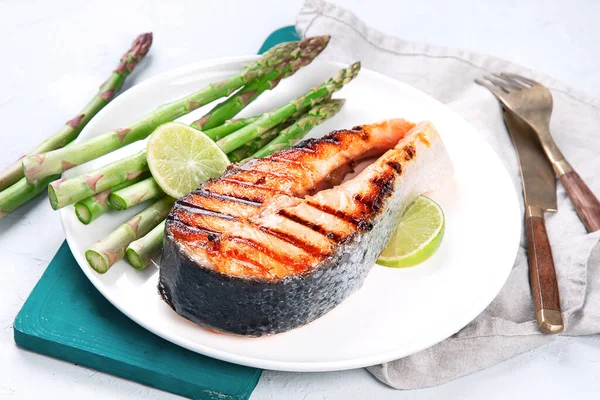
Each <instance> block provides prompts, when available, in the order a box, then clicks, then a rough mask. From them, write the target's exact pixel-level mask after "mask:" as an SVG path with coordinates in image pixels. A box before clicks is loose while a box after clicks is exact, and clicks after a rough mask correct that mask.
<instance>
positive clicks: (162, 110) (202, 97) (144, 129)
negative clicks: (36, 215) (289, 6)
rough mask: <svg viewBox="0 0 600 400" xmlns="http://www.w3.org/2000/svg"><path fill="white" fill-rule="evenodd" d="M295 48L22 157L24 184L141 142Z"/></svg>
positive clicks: (278, 50) (290, 46) (279, 49)
mask: <svg viewBox="0 0 600 400" xmlns="http://www.w3.org/2000/svg"><path fill="white" fill-rule="evenodd" d="M305 40H308V39H305ZM298 45H299V44H298V43H297V42H288V43H282V44H280V45H278V46H275V47H273V48H272V49H270V50H269V51H267V52H266V53H265V54H263V55H262V56H261V57H260V58H259V59H258V60H256V61H255V62H253V63H251V64H249V65H247V66H246V67H245V68H244V70H243V71H242V72H240V73H239V74H238V75H235V76H233V77H231V78H228V79H225V80H224V81H222V82H219V83H215V84H210V85H208V86H206V87H205V88H203V89H200V90H199V91H197V92H195V93H192V94H190V95H188V96H185V97H183V98H181V99H179V100H176V101H173V102H171V103H168V104H165V105H162V106H160V107H158V108H157V109H155V110H154V111H152V112H150V113H148V114H146V115H144V116H142V117H140V118H138V119H137V120H135V121H133V122H132V123H130V124H129V125H126V126H124V127H122V128H118V129H115V130H112V131H109V132H106V133H104V134H101V135H98V136H96V137H94V138H92V139H89V140H87V141H84V142H81V143H74V144H73V145H71V146H68V147H65V148H62V149H58V150H53V151H50V152H47V153H41V154H38V155H33V156H28V157H25V158H24V159H23V168H24V172H25V177H26V178H27V182H30V183H31V182H35V181H36V180H40V179H43V178H45V177H47V176H49V175H56V174H60V173H62V172H64V171H66V170H67V169H69V168H71V167H73V166H75V165H79V164H82V163H84V162H87V161H90V160H93V159H95V158H98V157H100V156H103V155H105V154H107V153H110V152H111V151H114V150H117V149H119V148H121V147H123V146H125V145H128V144H130V143H132V142H135V141H137V140H141V139H144V138H145V137H147V136H148V135H149V134H150V133H151V132H152V131H153V130H154V129H155V128H156V127H157V126H159V125H161V124H163V123H165V122H169V121H173V120H174V119H176V118H179V117H181V116H182V115H185V114H187V113H189V112H191V111H193V110H195V109H197V108H198V107H200V106H202V105H205V104H208V103H210V102H212V101H214V100H216V99H218V98H220V97H224V96H228V95H229V94H231V93H232V92H233V91H234V90H236V89H238V88H240V87H242V86H243V85H245V84H246V83H248V82H250V81H252V80H253V79H254V78H256V77H259V76H262V75H264V74H265V73H266V72H268V71H269V70H270V68H271V67H273V66H274V65H278V64H279V63H280V62H281V61H283V60H284V59H286V58H288V57H289V55H290V53H291V52H292V51H294V49H295V48H296V47H297V46H298Z"/></svg>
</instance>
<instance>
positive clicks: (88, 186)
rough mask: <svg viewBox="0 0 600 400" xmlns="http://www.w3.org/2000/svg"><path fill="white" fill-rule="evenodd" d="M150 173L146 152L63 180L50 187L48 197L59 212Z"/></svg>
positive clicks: (53, 183)
mask: <svg viewBox="0 0 600 400" xmlns="http://www.w3.org/2000/svg"><path fill="white" fill-rule="evenodd" d="M146 171H148V162H147V161H146V151H145V150H144V151H141V152H139V153H137V154H135V155H133V156H131V157H127V158H124V159H122V160H119V161H117V162H115V163H112V164H108V165H105V166H104V167H102V168H100V169H98V170H96V171H92V172H90V173H88V174H83V175H79V176H77V177H74V178H62V179H59V180H57V181H54V182H52V183H51V184H50V185H49V186H48V197H49V199H50V205H51V206H52V208H53V209H55V210H58V209H59V208H62V207H64V206H66V205H69V204H73V203H75V202H77V201H80V200H83V199H85V198H87V197H90V196H93V195H95V194H98V193H100V192H102V191H104V190H106V189H109V188H111V187H113V186H115V185H119V184H121V183H123V182H125V181H129V180H132V179H135V178H137V177H138V176H140V175H141V174H142V173H144V172H146Z"/></svg>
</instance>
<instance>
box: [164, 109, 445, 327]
mask: <svg viewBox="0 0 600 400" xmlns="http://www.w3.org/2000/svg"><path fill="white" fill-rule="evenodd" d="M374 156H380V157H379V158H378V159H377V160H376V161H375V162H374V163H372V164H370V165H369V166H368V167H366V168H365V169H364V170H363V171H362V172H361V173H359V174H358V175H357V176H356V177H354V178H353V179H350V180H347V181H345V182H343V183H341V184H339V182H340V177H341V176H343V174H344V173H345V172H347V171H349V170H350V169H351V168H349V167H348V166H349V165H351V164H352V163H353V162H356V161H357V160H360V159H364V158H367V157H374ZM451 169H452V166H451V162H450V159H449V158H448V155H447V153H446V150H445V148H444V145H443V143H442V140H441V139H440V137H439V135H438V133H437V131H436V130H435V128H434V126H433V125H432V124H431V123H428V122H423V123H420V124H417V125H415V124H413V123H411V122H408V121H405V120H403V119H394V120H389V121H384V122H381V123H378V124H373V125H364V126H357V127H355V128H353V129H350V130H339V131H334V132H332V133H330V134H328V135H326V136H325V137H323V138H321V139H308V140H304V141H302V142H300V143H299V144H297V145H296V146H294V147H292V148H290V149H287V150H283V151H280V152H277V153H274V154H272V155H271V156H268V157H266V158H262V159H256V160H252V161H249V162H247V163H245V164H242V165H233V166H231V167H229V168H228V170H227V171H226V172H225V173H224V174H223V175H222V176H221V177H220V178H218V179H213V180H210V181H207V182H206V183H204V184H203V185H202V186H200V187H199V188H198V189H197V190H196V191H194V192H192V193H189V194H188V195H186V196H183V197H182V198H180V199H179V200H178V201H177V203H176V204H175V206H174V207H173V209H172V210H171V212H170V214H169V216H168V218H167V223H166V228H165V229H166V240H165V246H164V251H163V261H162V263H161V268H160V278H159V291H160V293H161V295H162V297H163V299H164V300H165V301H166V302H167V303H168V304H169V305H170V306H171V307H172V308H173V309H174V310H175V311H176V312H177V313H178V314H180V315H182V316H183V317H185V318H187V319H189V320H191V321H193V322H195V323H197V324H199V325H202V326H205V327H209V328H212V329H216V330H219V331H222V332H228V333H235V334H241V335H249V336H261V335H265V334H272V333H278V332H284V331H287V330H290V329H293V328H295V327H298V326H301V325H304V324H306V323H308V322H311V321H313V320H315V319H316V318H319V317H320V316H322V315H323V314H325V313H327V312H328V311H330V310H331V309H333V308H334V307H335V306H337V305H338V304H340V303H341V302H342V301H343V300H344V299H346V298H347V297H348V296H349V295H350V294H351V293H352V292H354V291H355V290H356V289H358V288H359V287H360V286H361V285H362V283H363V281H364V279H365V277H366V275H367V273H368V272H369V270H370V269H371V268H372V267H373V265H374V263H375V261H376V259H377V257H378V256H379V254H380V253H381V251H382V250H383V249H384V248H385V246H386V244H387V242H388V240H389V238H390V235H391V234H392V233H393V231H394V230H395V228H396V225H397V223H398V219H399V217H400V216H401V214H402V213H403V211H404V209H405V208H406V206H407V205H409V204H410V203H411V202H413V201H414V200H415V199H416V198H417V197H418V196H419V195H421V194H422V193H424V192H426V191H428V190H431V189H434V188H435V187H436V186H438V185H439V184H440V183H441V182H442V181H443V180H444V179H445V178H446V177H448V176H449V174H450V173H451ZM334 184H338V185H337V186H334V187H331V188H329V189H326V188H327V187H328V186H329V187H330V186H331V185H334Z"/></svg>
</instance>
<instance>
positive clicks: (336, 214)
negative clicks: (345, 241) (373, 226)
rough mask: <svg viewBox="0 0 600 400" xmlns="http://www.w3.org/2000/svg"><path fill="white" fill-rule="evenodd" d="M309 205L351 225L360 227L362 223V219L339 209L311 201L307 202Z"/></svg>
mask: <svg viewBox="0 0 600 400" xmlns="http://www.w3.org/2000/svg"><path fill="white" fill-rule="evenodd" d="M307 203H308V205H310V206H311V207H314V208H316V209H317V210H319V211H322V212H324V213H326V214H330V215H333V216H334V217H337V218H339V219H343V220H344V221H346V222H347V223H349V224H352V225H355V226H356V225H358V224H359V223H360V221H361V219H360V218H357V217H356V216H354V215H350V214H347V213H346V212H344V211H343V210H338V209H335V208H332V207H329V206H327V205H325V204H321V203H316V202H314V201H310V200H308V201H307Z"/></svg>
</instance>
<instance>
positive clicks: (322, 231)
mask: <svg viewBox="0 0 600 400" xmlns="http://www.w3.org/2000/svg"><path fill="white" fill-rule="evenodd" d="M277 213H278V214H279V215H281V216H282V217H285V218H287V219H289V220H291V221H294V222H296V223H298V224H301V225H304V226H306V227H307V228H310V229H312V230H313V231H315V232H318V233H320V234H321V235H323V236H325V237H327V238H329V239H331V240H333V241H334V242H336V243H340V242H341V241H342V240H344V238H343V237H342V236H340V235H337V234H335V233H333V232H330V231H328V230H327V229H326V228H325V227H323V226H321V225H320V224H318V223H316V222H311V221H308V220H306V219H304V218H302V217H300V216H298V215H296V214H292V213H290V212H289V211H288V210H286V209H282V210H279V211H278V212H277Z"/></svg>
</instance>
